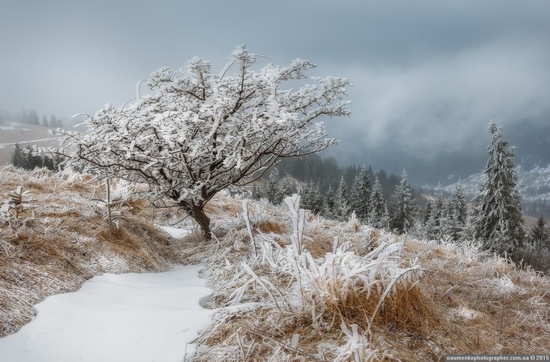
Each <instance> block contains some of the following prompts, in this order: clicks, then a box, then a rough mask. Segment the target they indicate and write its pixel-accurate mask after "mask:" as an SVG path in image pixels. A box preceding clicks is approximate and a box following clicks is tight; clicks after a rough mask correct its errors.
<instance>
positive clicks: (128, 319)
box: [0, 265, 212, 362]
mask: <svg viewBox="0 0 550 362" xmlns="http://www.w3.org/2000/svg"><path fill="white" fill-rule="evenodd" d="M201 268H202V266H201V265H193V266H177V267H174V268H173V269H172V270H170V271H167V272H163V273H143V274H138V273H128V274H118V275H115V274H104V275H102V276H97V277H94V278H92V279H91V280H89V281H88V282H86V283H85V284H84V285H83V286H82V288H81V289H80V290H78V291H77V292H74V293H66V294H59V295H54V296H51V297H49V298H47V299H46V300H45V301H44V302H42V303H39V304H37V305H36V306H35V309H36V311H37V312H38V313H37V316H36V318H35V319H34V320H33V321H32V322H31V323H29V324H27V325H26V326H24V327H23V328H21V330H20V331H19V332H17V333H15V334H12V335H9V336H7V337H4V338H1V339H0V361H10V362H27V361H28V362H31V361H32V362H49V361H51V362H63V361H117V362H123V361H132V362H137V361H144V362H145V361H147V362H151V361H159V362H164V361H174V362H176V361H177V362H181V361H184V360H185V358H186V355H187V357H189V356H190V355H191V354H192V353H193V352H194V350H195V346H194V345H193V344H192V343H193V341H194V340H195V338H196V337H197V336H198V331H199V330H201V329H203V328H205V327H207V326H208V324H209V323H210V318H209V316H210V314H211V313H212V311H211V310H207V309H204V308H202V307H201V306H200V305H199V301H200V299H201V298H203V297H206V296H208V295H209V294H210V293H211V290H210V289H209V288H207V287H206V280H204V279H201V278H200V277H199V275H198V273H199V271H200V269H201Z"/></svg>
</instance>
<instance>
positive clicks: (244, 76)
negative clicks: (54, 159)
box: [58, 46, 350, 239]
mask: <svg viewBox="0 0 550 362" xmlns="http://www.w3.org/2000/svg"><path fill="white" fill-rule="evenodd" d="M258 58H259V57H257V56H256V55H254V54H251V53H249V52H248V50H246V48H245V47H244V46H240V47H238V48H237V49H236V50H235V51H233V53H232V54H231V57H230V62H229V63H228V65H227V66H226V67H224V69H222V71H221V72H220V73H219V74H213V73H212V69H211V65H210V63H209V62H208V61H205V60H202V59H200V58H193V59H192V60H190V61H189V62H188V63H187V65H186V66H185V67H184V69H182V70H180V71H178V72H173V71H171V70H170V69H168V68H161V69H159V70H158V71H156V72H155V73H153V74H152V75H151V77H150V79H149V80H148V81H147V85H148V86H149V88H150V93H149V94H147V95H138V97H137V98H136V99H135V100H134V101H133V102H130V103H129V104H126V105H125V106H123V107H120V108H115V107H113V106H111V105H107V106H106V107H105V108H103V109H101V110H100V111H98V112H97V113H96V114H94V115H92V116H87V117H86V119H85V122H84V125H85V126H86V127H87V132H85V133H78V132H68V131H60V133H61V134H63V135H65V136H66V142H67V146H69V147H67V148H66V150H68V151H67V152H65V151H63V150H61V151H58V152H60V153H63V154H66V155H70V156H71V161H70V162H78V163H82V164H84V165H85V166H86V167H87V168H88V169H90V170H94V171H96V172H99V173H100V174H102V175H104V176H105V177H120V178H123V179H126V180H130V181H135V182H141V183H145V184H147V185H148V186H149V192H150V195H151V196H153V197H154V198H155V199H160V198H166V197H167V198H169V199H171V200H173V201H175V202H176V203H177V204H178V205H179V206H180V207H182V208H183V209H185V210H186V211H187V212H188V213H189V214H190V215H191V216H192V217H193V218H194V219H195V220H196V221H197V222H198V223H199V225H200V226H201V228H202V230H203V234H204V237H205V238H207V239H210V238H211V231H210V220H209V218H208V217H207V216H206V215H205V213H204V206H205V204H206V203H207V202H208V201H209V200H210V199H211V198H212V197H213V196H214V195H216V193H218V192H219V191H220V190H223V189H225V188H226V187H228V186H230V185H244V184H246V183H249V182H251V181H253V180H255V179H257V178H259V177H260V176H261V175H262V174H263V172H264V171H265V170H267V169H268V168H269V167H271V166H272V165H274V164H275V163H276V162H277V161H278V160H280V159H281V158H285V157H297V156H303V155H307V154H311V153H315V152H319V151H321V150H323V149H326V148H327V147H329V146H331V145H333V144H335V143H336V141H335V140H334V139H332V138H329V137H327V135H326V132H325V130H324V126H323V124H322V123H316V120H318V118H320V117H322V116H345V115H349V110H348V109H347V105H348V104H349V101H348V100H346V99H345V98H346V97H347V91H346V87H348V86H349V85H350V83H349V81H348V80H347V79H345V78H340V77H324V78H321V77H308V76H307V75H306V72H307V71H309V70H311V69H312V68H314V67H315V65H314V64H313V63H311V62H309V61H307V60H303V59H296V60H295V61H293V62H292V63H291V64H290V65H288V66H277V65H273V64H267V65H265V66H264V67H262V68H260V69H258V70H256V69H255V66H256V63H257V60H258ZM231 71H233V73H230V72H231ZM306 79H307V80H309V81H312V83H306ZM285 83H290V84H291V85H292V86H294V87H298V88H297V89H293V88H283V85H284V84H285ZM138 93H139V92H138Z"/></svg>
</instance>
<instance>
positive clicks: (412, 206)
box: [391, 171, 416, 234]
mask: <svg viewBox="0 0 550 362" xmlns="http://www.w3.org/2000/svg"><path fill="white" fill-rule="evenodd" d="M415 212H416V203H415V200H414V195H413V190H412V188H411V186H410V185H409V181H408V180H407V172H405V171H403V173H402V174H401V182H400V183H399V185H398V186H397V188H396V189H395V193H394V196H393V203H392V209H391V227H392V229H394V230H395V231H396V232H397V233H398V234H403V233H406V232H407V231H409V230H410V229H411V228H412V227H413V225H414V221H415Z"/></svg>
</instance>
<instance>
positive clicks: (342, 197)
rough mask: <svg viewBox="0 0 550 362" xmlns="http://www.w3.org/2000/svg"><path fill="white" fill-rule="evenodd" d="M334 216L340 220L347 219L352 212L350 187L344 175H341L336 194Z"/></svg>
mask: <svg viewBox="0 0 550 362" xmlns="http://www.w3.org/2000/svg"><path fill="white" fill-rule="evenodd" d="M334 214H335V215H334V216H335V218H336V219H337V220H339V221H345V220H347V219H348V218H349V216H350V214H351V207H350V204H349V197H348V188H347V186H346V180H345V178H344V176H342V177H341V179H340V183H339V184H338V189H337V190H336V195H335V196H334Z"/></svg>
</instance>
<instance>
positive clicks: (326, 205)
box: [322, 185, 336, 219]
mask: <svg viewBox="0 0 550 362" xmlns="http://www.w3.org/2000/svg"><path fill="white" fill-rule="evenodd" d="M334 209H335V195H334V190H333V188H332V186H330V185H329V187H328V189H327V192H325V197H324V200H323V211H322V215H323V216H324V217H326V218H327V219H334V218H335V217H336V212H335V210H334Z"/></svg>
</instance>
